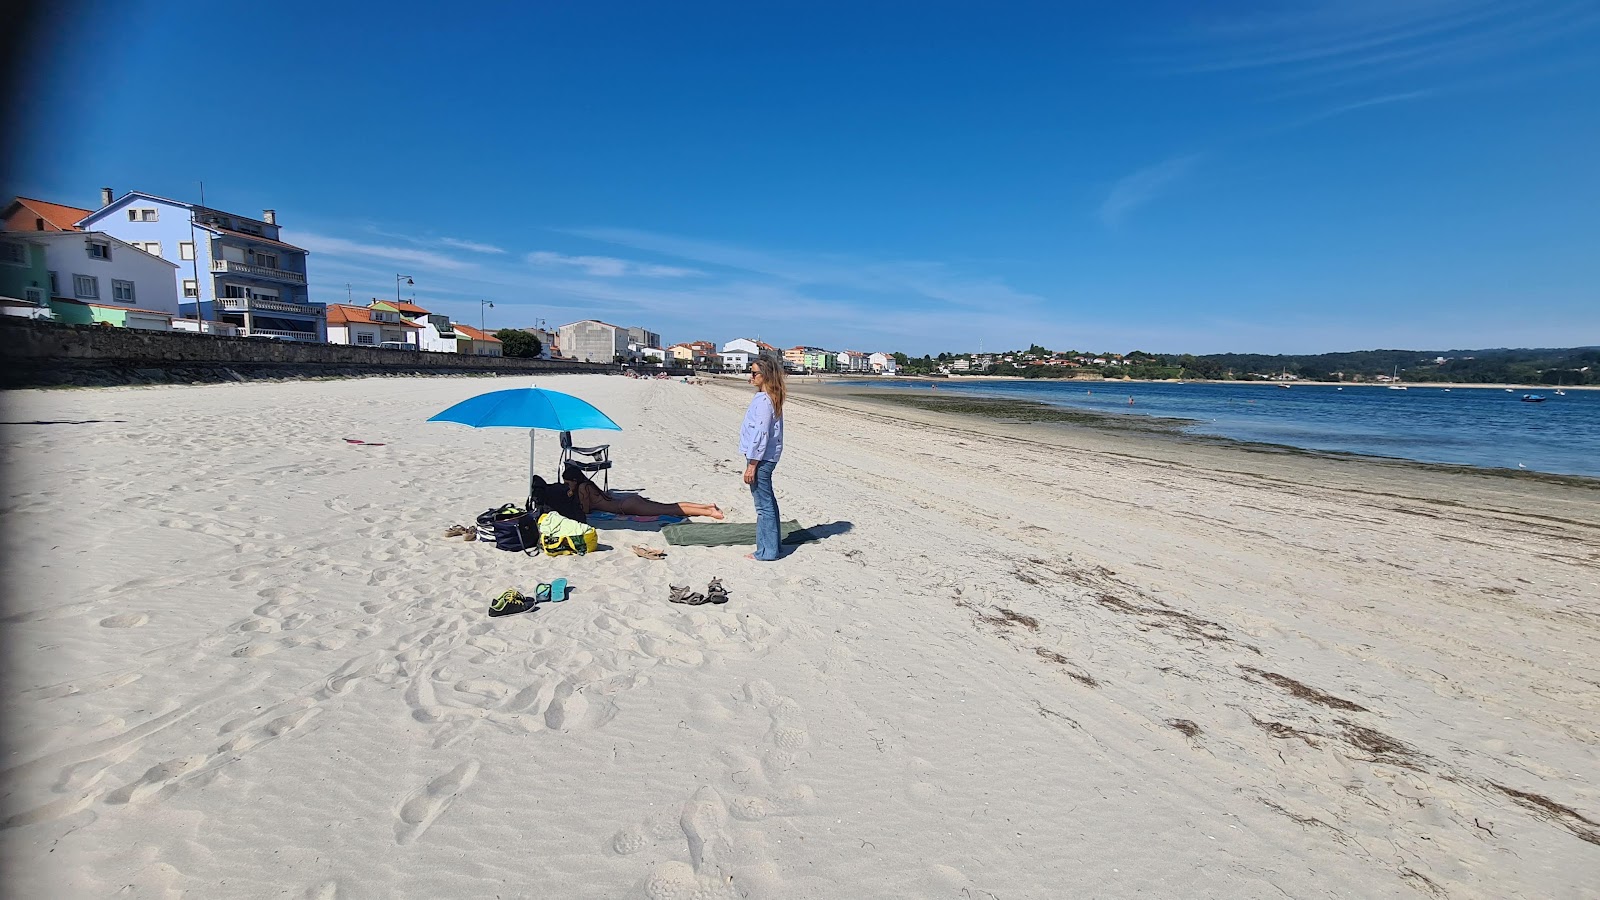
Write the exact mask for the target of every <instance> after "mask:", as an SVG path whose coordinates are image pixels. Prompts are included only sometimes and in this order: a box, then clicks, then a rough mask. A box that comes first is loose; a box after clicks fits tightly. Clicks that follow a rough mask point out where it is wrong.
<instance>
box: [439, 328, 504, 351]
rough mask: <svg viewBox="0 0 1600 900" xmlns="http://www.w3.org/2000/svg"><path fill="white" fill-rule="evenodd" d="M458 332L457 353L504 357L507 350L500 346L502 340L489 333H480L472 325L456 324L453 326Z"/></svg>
mask: <svg viewBox="0 0 1600 900" xmlns="http://www.w3.org/2000/svg"><path fill="white" fill-rule="evenodd" d="M452 327H453V328H454V329H455V332H456V352H457V353H460V354H461V355H463V356H504V355H505V353H504V350H505V348H504V347H502V346H501V345H500V339H499V338H497V337H495V336H494V335H492V334H490V333H489V332H487V331H479V330H478V329H476V328H473V327H472V326H471V325H463V324H461V323H460V322H456V323H455V324H454V325H453V326H452Z"/></svg>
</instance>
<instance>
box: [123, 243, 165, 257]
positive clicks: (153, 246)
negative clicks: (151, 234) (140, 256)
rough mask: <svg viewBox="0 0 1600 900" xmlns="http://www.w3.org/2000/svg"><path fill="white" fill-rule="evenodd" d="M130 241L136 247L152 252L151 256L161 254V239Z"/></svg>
mask: <svg viewBox="0 0 1600 900" xmlns="http://www.w3.org/2000/svg"><path fill="white" fill-rule="evenodd" d="M129 243H131V244H133V245H134V246H135V247H138V248H139V249H140V250H143V251H144V252H146V253H148V254H150V255H151V256H160V255H161V242H160V241H130V242H129Z"/></svg>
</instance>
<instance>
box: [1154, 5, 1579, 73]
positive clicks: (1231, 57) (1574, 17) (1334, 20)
mask: <svg viewBox="0 0 1600 900" xmlns="http://www.w3.org/2000/svg"><path fill="white" fill-rule="evenodd" d="M1597 24H1600V10H1596V8H1595V6H1594V5H1593V4H1592V3H1589V2H1583V0H1313V2H1306V3H1296V4H1289V5H1286V6H1283V7H1280V8H1278V9H1275V10H1273V11H1271V12H1267V13H1252V14H1243V15H1227V14H1225V15H1220V16H1215V17H1211V18H1208V19H1202V20H1201V21H1200V22H1199V23H1198V24H1196V25H1194V26H1192V27H1190V28H1189V29H1188V30H1186V31H1184V32H1182V33H1179V34H1174V35H1171V36H1169V38H1170V39H1169V42H1168V44H1167V48H1166V49H1167V52H1166V53H1165V54H1164V56H1165V58H1164V60H1163V61H1162V62H1160V63H1158V65H1159V66H1160V67H1161V68H1164V69H1167V70H1168V71H1171V72H1174V73H1177V74H1185V75H1194V74H1207V73H1210V74H1229V73H1256V74H1260V75H1264V76H1268V77H1271V78H1272V79H1274V80H1275V81H1278V82H1280V83H1283V84H1286V85H1289V84H1292V85H1296V86H1297V89H1299V90H1306V91H1310V90H1331V89H1336V88H1338V87H1342V86H1345V85H1349V84H1353V83H1358V82H1376V81H1380V80H1383V79H1395V78H1400V77H1402V76H1409V77H1417V76H1420V75H1422V74H1424V73H1435V72H1437V73H1438V74H1439V75H1440V76H1442V75H1443V70H1446V69H1449V68H1451V67H1456V68H1459V67H1460V66H1463V65H1467V64H1471V63H1482V62H1486V61H1490V60H1496V59H1505V58H1508V57H1511V56H1512V55H1514V54H1517V53H1526V52H1528V51H1532V50H1542V49H1545V48H1548V47H1552V46H1554V45H1555V44H1557V43H1559V42H1561V41H1562V40H1565V39H1568V38H1572V37H1574V36H1576V35H1579V34H1581V33H1583V32H1586V31H1589V30H1591V29H1593V28H1594V27H1595V26H1596V25H1597Z"/></svg>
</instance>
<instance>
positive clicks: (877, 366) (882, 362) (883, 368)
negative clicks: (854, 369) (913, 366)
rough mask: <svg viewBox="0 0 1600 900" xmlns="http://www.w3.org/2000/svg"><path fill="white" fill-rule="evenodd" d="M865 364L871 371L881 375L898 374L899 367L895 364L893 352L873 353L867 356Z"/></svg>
mask: <svg viewBox="0 0 1600 900" xmlns="http://www.w3.org/2000/svg"><path fill="white" fill-rule="evenodd" d="M867 364H868V366H869V367H870V368H871V369H872V371H874V372H877V373H879V374H881V375H898V374H899V369H898V367H897V366H896V364H895V361H894V354H893V353H874V354H872V355H871V356H869V357H867Z"/></svg>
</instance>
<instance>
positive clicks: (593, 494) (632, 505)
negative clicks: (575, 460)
mask: <svg viewBox="0 0 1600 900" xmlns="http://www.w3.org/2000/svg"><path fill="white" fill-rule="evenodd" d="M561 481H562V483H563V484H565V485H566V486H567V494H568V496H572V497H576V498H577V500H578V503H579V504H580V505H581V506H582V507H583V514H584V515H585V516H587V515H589V514H590V513H592V512H594V511H595V510H600V511H601V512H608V513H611V514H612V515H616V516H705V517H706V518H708V519H720V518H722V508H721V507H719V506H717V505H716V504H715V503H687V502H685V503H658V502H656V501H655V500H647V499H645V498H644V497H640V496H637V495H635V494H622V495H621V496H614V495H612V494H611V493H609V492H607V491H603V490H601V489H600V485H598V484H595V483H594V482H592V481H590V480H589V477H588V476H587V475H585V474H583V472H581V471H579V470H578V469H575V468H572V467H568V468H567V470H566V471H565V472H562V473H561Z"/></svg>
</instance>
